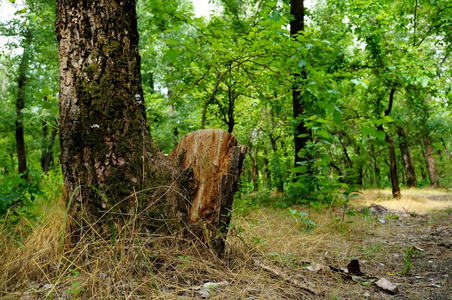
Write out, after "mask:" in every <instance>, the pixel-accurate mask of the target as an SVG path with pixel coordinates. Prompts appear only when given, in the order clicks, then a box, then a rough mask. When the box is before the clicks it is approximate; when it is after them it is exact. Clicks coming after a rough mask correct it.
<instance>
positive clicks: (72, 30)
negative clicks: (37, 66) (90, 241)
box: [55, 0, 171, 240]
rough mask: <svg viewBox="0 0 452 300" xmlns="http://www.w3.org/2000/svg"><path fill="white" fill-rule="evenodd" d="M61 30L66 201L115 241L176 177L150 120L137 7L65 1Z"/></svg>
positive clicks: (81, 220)
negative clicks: (153, 139) (127, 223)
mask: <svg viewBox="0 0 452 300" xmlns="http://www.w3.org/2000/svg"><path fill="white" fill-rule="evenodd" d="M55 31H56V35H57V40H58V47H59V61H60V119H59V125H60V146H61V157H60V161H61V165H62V170H63V176H64V186H65V199H66V201H67V202H68V203H69V201H70V200H71V199H72V202H71V203H70V204H71V215H72V216H73V218H74V219H75V222H76V223H77V224H78V228H79V229H81V230H83V229H84V228H85V227H89V226H90V224H94V223H96V224H99V225H100V227H101V228H103V229H105V230H100V232H104V231H105V233H106V234H107V235H108V234H109V232H111V229H112V230H115V227H118V226H121V223H123V222H124V221H125V220H126V219H127V215H128V214H129V213H130V212H131V210H132V208H134V209H136V210H143V209H144V205H146V204H147V202H148V201H149V199H151V192H150V188H152V187H156V186H164V185H167V183H168V182H169V180H170V178H171V171H170V169H169V168H168V167H167V163H166V162H165V160H163V159H162V157H161V155H160V154H159V152H158V151H157V150H156V149H155V148H154V147H153V145H152V142H151V136H150V131H149V126H148V121H147V118H146V112H145V107H144V101H143V90H142V86H141V75H140V56H139V55H138V32H137V21H136V9H135V1H133V0H128V1H120V2H116V1H108V0H98V1H69V0H58V1H57V18H56V29H55ZM104 224H105V225H104ZM110 228H111V229H110ZM80 234H81V233H80V232H79V233H74V234H73V235H72V236H73V237H74V239H75V240H77V239H78V238H79V237H80Z"/></svg>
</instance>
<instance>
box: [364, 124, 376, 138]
mask: <svg viewBox="0 0 452 300" xmlns="http://www.w3.org/2000/svg"><path fill="white" fill-rule="evenodd" d="M375 131H376V129H375V128H374V127H367V126H363V128H362V129H361V132H362V133H363V134H364V135H372V136H373V135H375Z"/></svg>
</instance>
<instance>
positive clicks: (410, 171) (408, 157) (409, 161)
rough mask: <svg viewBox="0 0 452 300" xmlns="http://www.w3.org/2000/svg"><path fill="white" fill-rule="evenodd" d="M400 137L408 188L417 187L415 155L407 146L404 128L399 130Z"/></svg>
mask: <svg viewBox="0 0 452 300" xmlns="http://www.w3.org/2000/svg"><path fill="white" fill-rule="evenodd" d="M397 133H398V135H399V148H400V152H401V153H402V161H403V166H404V169H405V174H406V186H407V187H417V181H416V172H415V169H414V162H413V154H412V152H411V149H410V148H409V147H408V144H407V141H406V140H407V136H406V133H405V131H404V130H403V128H402V127H398V128H397Z"/></svg>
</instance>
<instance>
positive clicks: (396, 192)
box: [385, 133, 401, 198]
mask: <svg viewBox="0 0 452 300" xmlns="http://www.w3.org/2000/svg"><path fill="white" fill-rule="evenodd" d="M385 141H386V143H388V144H389V147H388V148H389V169H390V174H391V185H392V196H393V197H394V198H400V196H401V195H400V187H399V179H398V177H397V160H396V155H395V148H394V141H393V140H392V138H391V137H390V136H389V135H388V134H387V133H386V139H385Z"/></svg>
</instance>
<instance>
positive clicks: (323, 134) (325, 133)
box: [316, 130, 330, 139]
mask: <svg viewBox="0 0 452 300" xmlns="http://www.w3.org/2000/svg"><path fill="white" fill-rule="evenodd" d="M316 134H317V135H319V136H321V137H323V138H326V139H329V138H330V133H329V132H328V131H326V130H319V131H316Z"/></svg>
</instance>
